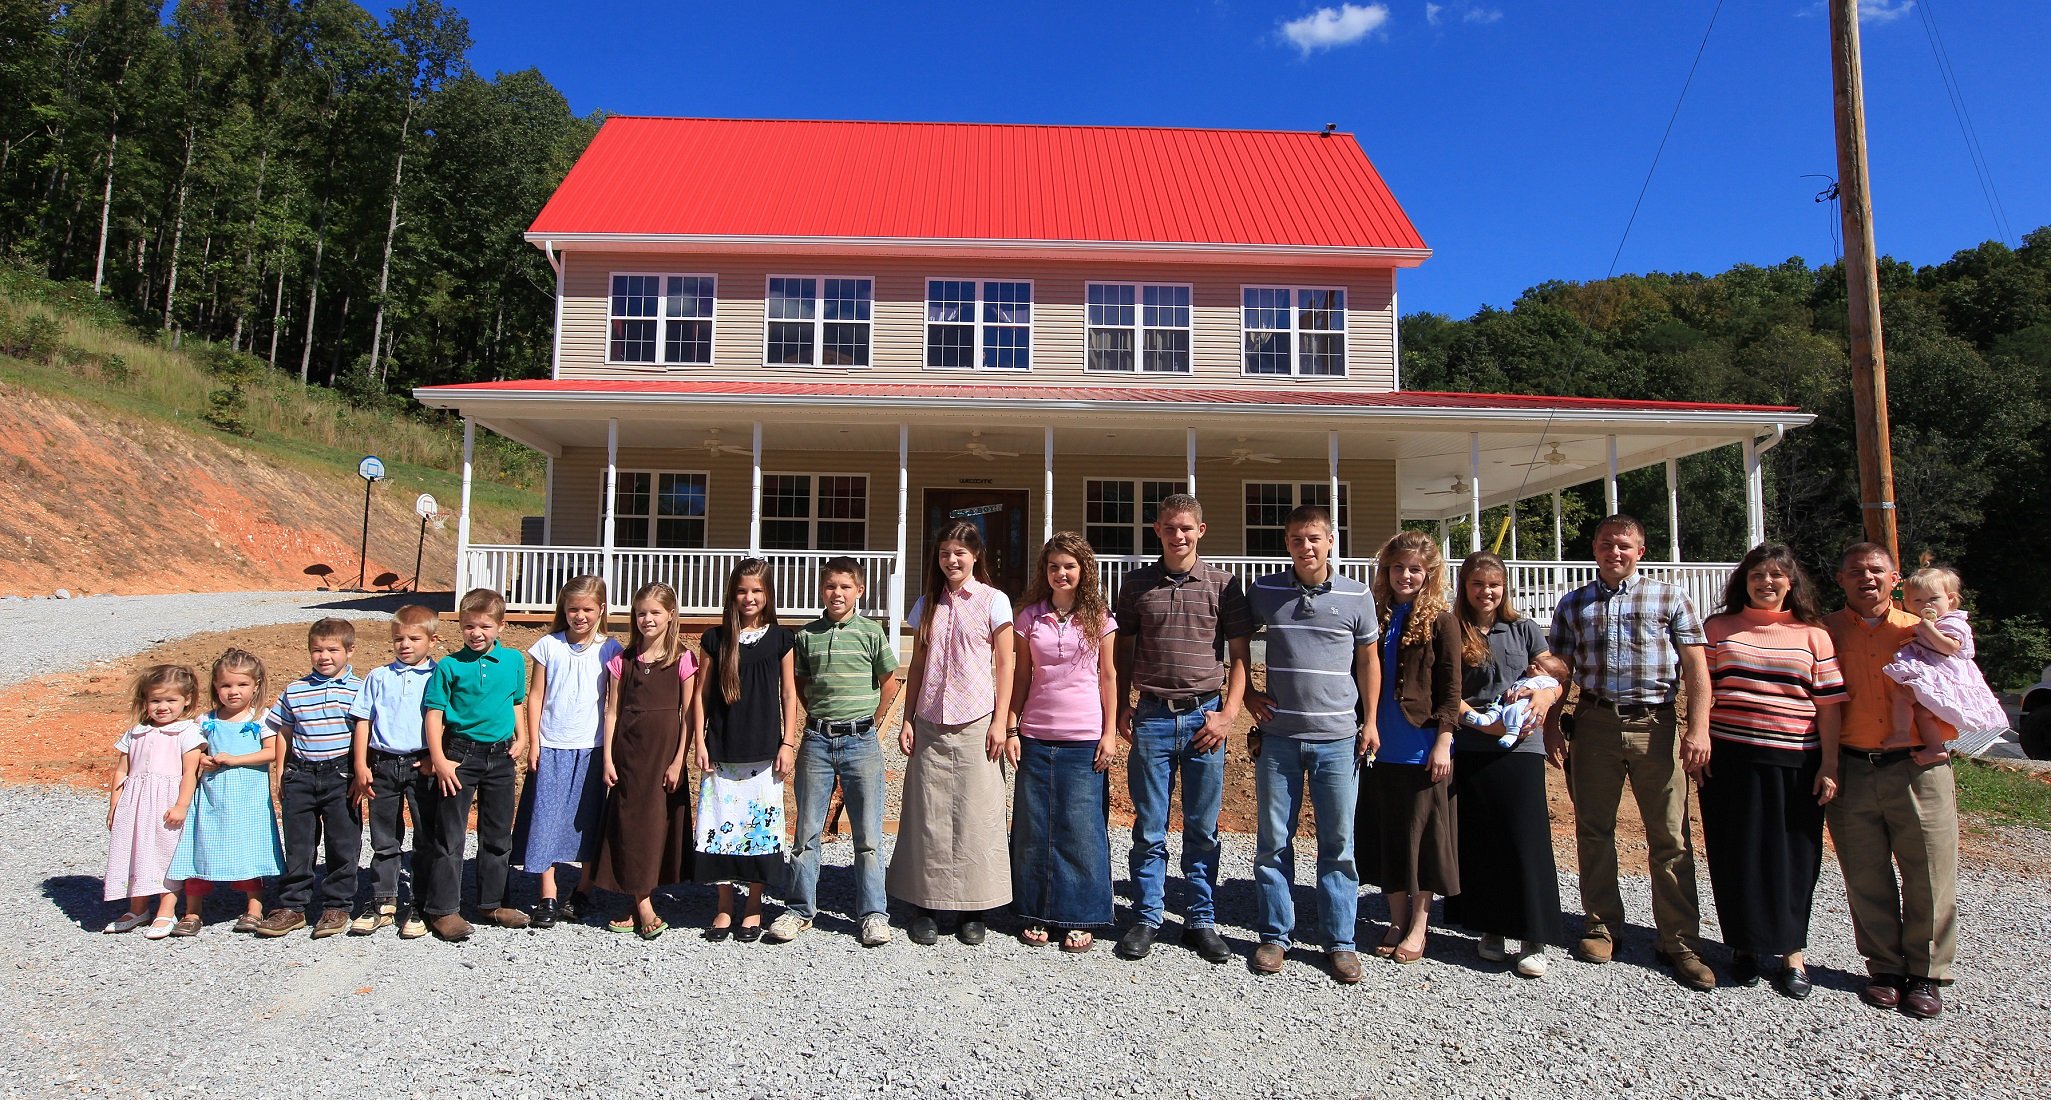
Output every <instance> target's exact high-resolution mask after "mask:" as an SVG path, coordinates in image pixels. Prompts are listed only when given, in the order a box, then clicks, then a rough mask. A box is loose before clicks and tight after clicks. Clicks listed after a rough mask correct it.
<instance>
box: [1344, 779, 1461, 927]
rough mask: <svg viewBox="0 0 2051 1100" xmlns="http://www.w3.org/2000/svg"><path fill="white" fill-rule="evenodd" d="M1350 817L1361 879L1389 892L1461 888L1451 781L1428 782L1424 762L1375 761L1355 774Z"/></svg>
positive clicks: (1444, 892) (1447, 894)
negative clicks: (1356, 800) (1357, 776)
mask: <svg viewBox="0 0 2051 1100" xmlns="http://www.w3.org/2000/svg"><path fill="white" fill-rule="evenodd" d="M1353 821H1354V843H1353V858H1354V859H1355V860H1357V861H1358V862H1359V864H1360V881H1362V882H1365V883H1372V884H1373V885H1375V886H1379V887H1381V888H1382V889H1383V890H1386V891H1388V892H1390V893H1414V892H1416V891H1418V890H1425V891H1429V892H1431V893H1434V894H1438V895H1440V896H1442V897H1450V896H1452V895H1454V894H1457V893H1459V892H1460V852H1459V840H1458V836H1457V831H1458V830H1457V826H1456V825H1455V823H1454V814H1453V783H1452V780H1450V779H1449V780H1447V781H1446V782H1444V783H1434V782H1432V781H1431V769H1430V768H1429V767H1427V766H1426V765H1423V764H1376V765H1375V766H1373V767H1371V768H1367V769H1364V770H1363V771H1362V772H1361V774H1360V801H1359V804H1358V809H1357V811H1356V812H1355V813H1354V815H1353Z"/></svg>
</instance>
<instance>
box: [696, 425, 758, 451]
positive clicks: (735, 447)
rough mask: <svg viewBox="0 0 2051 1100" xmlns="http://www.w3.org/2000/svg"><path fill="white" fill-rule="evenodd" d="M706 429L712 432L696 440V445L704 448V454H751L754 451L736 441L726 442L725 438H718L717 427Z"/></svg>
mask: <svg viewBox="0 0 2051 1100" xmlns="http://www.w3.org/2000/svg"><path fill="white" fill-rule="evenodd" d="M707 430H708V431H710V432H711V433H712V434H711V435H708V436H706V437H705V438H703V439H701V440H699V441H698V446H700V447H703V448H705V453H706V454H710V455H753V454H754V453H755V452H754V451H752V450H750V449H749V448H747V447H743V446H741V445H740V444H738V443H728V442H727V441H726V440H724V439H721V438H719V429H718V428H710V429H707Z"/></svg>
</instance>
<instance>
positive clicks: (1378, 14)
mask: <svg viewBox="0 0 2051 1100" xmlns="http://www.w3.org/2000/svg"><path fill="white" fill-rule="evenodd" d="M1388 22H1389V7H1388V5H1387V4H1341V5H1339V6H1338V7H1336V8H1319V9H1318V10H1316V11H1314V12H1311V13H1310V14H1309V15H1306V16H1304V17H1303V18H1301V19H1291V20H1289V21H1288V22H1286V23H1284V24H1282V26H1281V33H1282V37H1283V38H1285V39H1287V40H1288V41H1289V43H1290V44H1291V45H1293V46H1295V47H1296V48H1297V49H1299V50H1301V51H1303V56H1305V57H1309V56H1310V55H1311V54H1312V53H1314V52H1316V51H1318V50H1329V49H1331V48H1332V47H1334V46H1350V45H1352V44H1353V43H1355V42H1358V41H1360V40H1361V39H1363V38H1366V37H1367V36H1368V35H1370V34H1373V33H1374V32H1375V31H1378V30H1380V29H1381V28H1382V27H1384V26H1386V25H1387V24H1388Z"/></svg>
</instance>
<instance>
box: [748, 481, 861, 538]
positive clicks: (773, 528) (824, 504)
mask: <svg viewBox="0 0 2051 1100" xmlns="http://www.w3.org/2000/svg"><path fill="white" fill-rule="evenodd" d="M868 548H869V479H868V477H867V476H866V475H864V474H764V475H762V549H764V550H841V551H861V550H867V549H868Z"/></svg>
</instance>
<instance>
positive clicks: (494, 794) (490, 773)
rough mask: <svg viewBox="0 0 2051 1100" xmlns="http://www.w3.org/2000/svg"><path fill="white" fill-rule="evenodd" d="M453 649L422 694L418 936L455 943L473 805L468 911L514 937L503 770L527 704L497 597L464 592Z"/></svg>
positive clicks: (507, 777)
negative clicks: (427, 777) (422, 868)
mask: <svg viewBox="0 0 2051 1100" xmlns="http://www.w3.org/2000/svg"><path fill="white" fill-rule="evenodd" d="M456 613H457V617H458V621H459V623H460V625H461V627H462V631H463V648H462V649H460V650H457V651H456V652H455V653H453V654H451V655H449V656H447V657H444V658H442V660H441V661H440V662H439V663H437V664H436V665H435V666H434V673H433V675H431V676H429V677H428V681H427V690H426V692H425V693H423V694H422V696H421V700H420V709H421V715H422V731H423V736H422V740H423V741H424V742H425V743H426V745H425V747H426V749H427V765H428V770H429V771H430V774H432V776H433V777H434V779H435V782H434V783H433V784H430V787H431V788H432V792H433V796H432V799H431V804H430V805H428V806H427V807H425V808H426V810H427V817H428V820H429V821H430V822H431V826H430V830H431V831H430V835H431V836H432V838H433V843H434V852H433V858H432V860H431V861H430V862H429V865H428V874H427V890H426V896H427V904H426V906H425V907H424V908H425V909H426V912H427V926H428V927H429V928H430V929H433V931H434V934H435V935H437V936H440V937H441V938H442V939H445V940H460V939H465V938H467V937H468V936H469V935H470V924H469V922H468V921H465V920H464V919H463V917H462V915H461V913H460V912H458V910H460V909H461V908H462V902H463V833H464V826H465V825H466V824H467V822H468V818H469V816H470V797H471V795H472V794H475V795H476V796H477V910H478V912H479V914H480V915H481V916H482V917H483V919H484V920H486V921H488V922H490V923H492V924H496V925H499V926H500V927H503V928H524V927H526V926H527V914H525V913H523V912H521V911H520V910H518V909H515V908H513V907H511V906H509V905H507V904H506V873H507V869H508V867H509V865H510V857H511V854H512V850H513V806H514V797H513V771H514V769H513V761H514V760H516V759H519V758H520V757H521V756H522V755H523V754H524V752H525V749H524V746H523V745H522V744H521V736H520V731H521V730H522V729H524V728H526V724H525V722H523V721H522V717H523V716H522V713H521V710H520V708H521V707H522V706H523V705H525V704H526V702H527V659H526V658H525V657H523V656H521V655H520V653H519V651H518V650H513V649H508V648H506V647H505V646H502V645H500V644H499V628H500V627H501V626H503V625H505V619H506V601H505V597H503V596H501V595H499V594H498V593H496V592H493V591H492V590H490V589H488V588H474V589H471V590H470V591H469V592H468V593H466V594H465V595H464V596H463V600H462V602H461V603H459V604H457V605H456Z"/></svg>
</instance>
